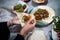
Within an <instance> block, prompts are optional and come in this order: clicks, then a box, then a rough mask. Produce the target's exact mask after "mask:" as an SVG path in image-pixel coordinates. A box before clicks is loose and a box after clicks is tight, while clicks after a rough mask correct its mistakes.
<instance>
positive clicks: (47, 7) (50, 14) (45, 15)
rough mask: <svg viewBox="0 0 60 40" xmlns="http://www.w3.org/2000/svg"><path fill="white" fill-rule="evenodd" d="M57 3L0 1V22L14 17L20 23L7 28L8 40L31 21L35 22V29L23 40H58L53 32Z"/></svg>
mask: <svg viewBox="0 0 60 40" xmlns="http://www.w3.org/2000/svg"><path fill="white" fill-rule="evenodd" d="M59 3H60V1H59V0H38V1H37V0H27V1H26V0H9V1H8V0H2V1H0V22H5V21H9V20H11V19H13V18H14V17H15V16H17V17H18V18H19V21H20V22H21V24H20V25H13V26H11V27H10V28H9V29H10V31H11V34H10V38H9V40H13V39H14V38H15V37H16V35H17V34H18V32H19V31H20V30H21V29H22V28H23V26H24V24H25V22H27V21H28V20H32V19H34V20H36V25H35V29H34V30H33V31H32V32H29V33H28V34H27V35H26V37H25V40H59V39H60V38H58V36H57V32H56V31H55V30H54V28H55V27H54V17H55V16H60V14H59V12H60V7H59V6H60V5H59ZM55 18H59V17H55ZM55 26H56V25H55ZM39 35H40V36H39ZM42 37H43V38H42ZM59 37H60V36H59ZM40 38H41V39H40Z"/></svg>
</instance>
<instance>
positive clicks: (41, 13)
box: [34, 9, 49, 21]
mask: <svg viewBox="0 0 60 40" xmlns="http://www.w3.org/2000/svg"><path fill="white" fill-rule="evenodd" d="M34 16H35V19H36V20H37V21H40V20H42V19H45V18H48V17H49V13H48V11H46V9H38V10H37V11H36V12H35V13H34Z"/></svg>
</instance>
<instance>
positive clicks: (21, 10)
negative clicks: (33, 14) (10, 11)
mask: <svg viewBox="0 0 60 40" xmlns="http://www.w3.org/2000/svg"><path fill="white" fill-rule="evenodd" d="M25 8H26V5H25V4H24V5H22V4H17V5H15V6H14V10H15V11H16V12H24V9H25Z"/></svg>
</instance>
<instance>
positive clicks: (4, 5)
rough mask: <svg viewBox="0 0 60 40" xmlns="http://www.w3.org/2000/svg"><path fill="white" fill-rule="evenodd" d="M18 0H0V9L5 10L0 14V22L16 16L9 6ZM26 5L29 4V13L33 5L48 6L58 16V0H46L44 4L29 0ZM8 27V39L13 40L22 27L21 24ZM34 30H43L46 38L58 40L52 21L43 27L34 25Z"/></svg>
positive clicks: (59, 2) (59, 13)
mask: <svg viewBox="0 0 60 40" xmlns="http://www.w3.org/2000/svg"><path fill="white" fill-rule="evenodd" d="M18 1H21V0H0V9H5V10H7V12H4V13H3V14H0V22H5V21H9V20H11V19H13V18H14V17H15V16H16V15H15V14H13V13H11V8H12V6H13V5H14V4H15V3H17V2H18ZM27 5H28V6H29V8H28V11H27V13H29V12H30V10H31V9H32V8H34V7H37V6H48V7H51V8H52V9H53V10H54V11H55V15H56V16H60V0H48V1H47V3H45V4H37V3H34V2H33V1H32V0H30V1H29V2H27ZM1 15H4V16H1ZM9 29H10V32H11V33H10V38H9V40H13V39H14V38H15V37H16V36H17V34H18V32H19V31H20V30H21V29H22V27H21V25H13V26H11V27H10V28H9ZM34 30H43V31H44V33H45V34H46V36H47V38H48V40H59V39H58V37H57V33H56V32H55V31H54V30H53V22H52V23H51V24H49V25H47V26H44V27H40V26H38V27H37V26H36V27H35V29H34Z"/></svg>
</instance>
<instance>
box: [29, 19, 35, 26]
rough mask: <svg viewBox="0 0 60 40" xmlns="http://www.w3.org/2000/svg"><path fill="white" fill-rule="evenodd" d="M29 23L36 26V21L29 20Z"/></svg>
mask: <svg viewBox="0 0 60 40" xmlns="http://www.w3.org/2000/svg"><path fill="white" fill-rule="evenodd" d="M28 23H29V24H33V25H35V24H36V20H29V21H28Z"/></svg>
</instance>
